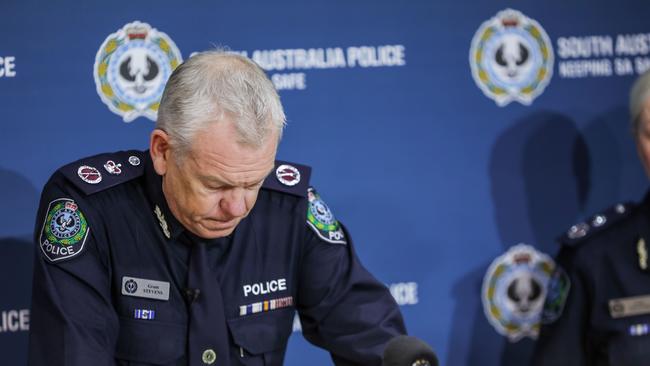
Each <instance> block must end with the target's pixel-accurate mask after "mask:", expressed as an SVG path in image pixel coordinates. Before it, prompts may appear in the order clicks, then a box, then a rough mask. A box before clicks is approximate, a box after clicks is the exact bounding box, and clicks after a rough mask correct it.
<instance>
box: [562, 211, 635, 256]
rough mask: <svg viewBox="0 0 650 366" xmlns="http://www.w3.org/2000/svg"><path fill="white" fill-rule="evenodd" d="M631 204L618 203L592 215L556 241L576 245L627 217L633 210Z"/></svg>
mask: <svg viewBox="0 0 650 366" xmlns="http://www.w3.org/2000/svg"><path fill="white" fill-rule="evenodd" d="M633 208H634V204H632V203H629V202H628V203H619V204H617V205H616V206H613V207H610V208H609V209H607V210H605V211H603V212H601V213H599V214H597V215H594V216H593V217H591V219H590V220H588V221H583V222H580V223H577V224H575V225H573V226H571V227H570V228H569V230H567V231H566V233H564V234H563V235H562V236H561V237H560V238H558V241H559V242H560V243H561V244H563V245H569V246H573V245H577V244H579V243H581V242H583V241H584V240H586V239H587V238H590V237H592V236H593V235H594V234H596V233H598V232H601V231H603V230H605V229H606V228H608V227H610V226H612V225H613V224H614V223H616V222H619V221H620V220H622V219H623V218H625V217H627V216H628V215H629V214H630V213H631V212H632V210H633Z"/></svg>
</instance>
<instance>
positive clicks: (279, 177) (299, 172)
mask: <svg viewBox="0 0 650 366" xmlns="http://www.w3.org/2000/svg"><path fill="white" fill-rule="evenodd" d="M310 176H311V168H310V167H308V166H306V165H302V164H295V163H288V162H286V161H281V160H276V161H275V168H274V169H273V172H271V174H269V176H268V177H266V179H265V180H264V184H263V185H262V188H266V189H270V190H274V191H279V192H284V193H289V194H293V195H296V196H300V197H307V189H308V188H309V178H310Z"/></svg>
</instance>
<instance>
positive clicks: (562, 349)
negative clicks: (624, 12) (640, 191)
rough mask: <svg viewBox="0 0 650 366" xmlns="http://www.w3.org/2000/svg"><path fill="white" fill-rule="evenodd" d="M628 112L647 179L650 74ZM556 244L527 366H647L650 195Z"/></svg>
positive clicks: (642, 79)
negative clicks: (558, 246) (538, 328)
mask: <svg viewBox="0 0 650 366" xmlns="http://www.w3.org/2000/svg"><path fill="white" fill-rule="evenodd" d="M630 112H631V117H632V121H633V124H632V127H633V132H634V135H635V138H636V144H637V148H638V152H639V156H640V158H641V161H642V163H643V166H644V168H645V170H646V172H647V173H648V175H649V176H650V72H648V73H646V74H644V75H642V76H641V77H640V78H639V79H638V80H637V81H636V83H635V85H634V87H633V88H632V92H631V96H630ZM561 241H562V248H561V250H560V252H559V254H558V257H557V264H558V267H557V270H556V271H555V273H554V275H553V276H552V278H551V280H550V281H549V287H548V290H547V299H546V304H545V306H544V311H543V314H542V323H543V324H542V328H541V332H540V336H539V340H538V342H537V348H536V351H535V355H534V362H533V363H534V364H535V365H540V366H541V365H544V366H546V365H548V366H564V365H566V366H583V365H590V366H591V365H594V366H595V365H598V366H600V365H608V366H609V365H611V366H619V365H620V366H623V365H625V366H634V365H639V366H641V365H648V364H650V267H649V265H650V263H649V262H648V245H649V244H650V193H648V194H646V197H645V198H644V199H643V201H642V202H641V203H640V204H638V205H632V204H618V205H616V206H614V207H612V208H611V209H609V210H608V211H606V212H604V213H602V214H599V215H596V216H594V217H592V218H591V219H590V220H589V221H587V222H583V223H580V224H577V225H574V226H573V227H571V229H570V230H569V231H568V233H567V234H566V235H565V236H564V237H563V238H562V240H561Z"/></svg>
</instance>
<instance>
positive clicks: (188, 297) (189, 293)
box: [183, 288, 201, 304]
mask: <svg viewBox="0 0 650 366" xmlns="http://www.w3.org/2000/svg"><path fill="white" fill-rule="evenodd" d="M200 294H201V290H200V289H198V288H186V289H183V295H185V301H187V303H188V304H192V303H193V302H194V301H196V299H198V298H199V295H200Z"/></svg>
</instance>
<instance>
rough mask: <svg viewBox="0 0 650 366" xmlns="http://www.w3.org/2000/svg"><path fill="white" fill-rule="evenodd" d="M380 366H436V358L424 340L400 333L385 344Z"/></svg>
mask: <svg viewBox="0 0 650 366" xmlns="http://www.w3.org/2000/svg"><path fill="white" fill-rule="evenodd" d="M382 366H438V358H437V357H436V354H435V353H434V352H433V350H432V349H431V347H429V345H428V344H426V343H425V342H424V341H422V340H420V339H418V338H416V337H411V336H405V335H401V336H397V337H395V338H393V339H391V340H390V341H389V342H388V344H386V348H385V349H384V361H383V363H382Z"/></svg>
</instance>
